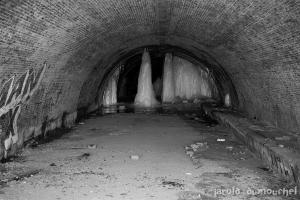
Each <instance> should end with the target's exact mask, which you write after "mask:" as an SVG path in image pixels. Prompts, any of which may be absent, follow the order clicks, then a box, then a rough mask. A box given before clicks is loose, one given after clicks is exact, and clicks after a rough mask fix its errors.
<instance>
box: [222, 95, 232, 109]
mask: <svg viewBox="0 0 300 200" xmlns="http://www.w3.org/2000/svg"><path fill="white" fill-rule="evenodd" d="M224 104H225V106H226V107H230V106H231V101H230V96H229V94H226V95H225V98H224Z"/></svg>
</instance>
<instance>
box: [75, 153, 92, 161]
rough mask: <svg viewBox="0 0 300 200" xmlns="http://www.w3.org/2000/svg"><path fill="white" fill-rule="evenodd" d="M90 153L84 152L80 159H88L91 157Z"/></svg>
mask: <svg viewBox="0 0 300 200" xmlns="http://www.w3.org/2000/svg"><path fill="white" fill-rule="evenodd" d="M90 155H91V154H90V153H83V154H82V155H80V156H78V157H77V158H78V160H84V159H88V157H90Z"/></svg>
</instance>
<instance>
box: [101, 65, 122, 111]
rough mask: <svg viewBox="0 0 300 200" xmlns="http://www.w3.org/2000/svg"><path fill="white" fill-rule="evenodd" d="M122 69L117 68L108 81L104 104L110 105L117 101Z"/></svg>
mask: <svg viewBox="0 0 300 200" xmlns="http://www.w3.org/2000/svg"><path fill="white" fill-rule="evenodd" d="M119 73H120V69H117V70H116V71H115V73H114V74H113V76H112V77H111V78H110V80H109V81H108V84H107V87H106V90H105V91H104V95H103V105H104V106H110V105H113V104H116V103H117V85H118V79H119Z"/></svg>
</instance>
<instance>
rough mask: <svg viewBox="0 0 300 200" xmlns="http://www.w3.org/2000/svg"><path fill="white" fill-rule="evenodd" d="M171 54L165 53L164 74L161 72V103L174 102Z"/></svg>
mask: <svg viewBox="0 0 300 200" xmlns="http://www.w3.org/2000/svg"><path fill="white" fill-rule="evenodd" d="M172 59H173V58H172V54H171V53H167V54H166V56H165V63H164V72H163V89H162V90H163V91H162V101H163V102H166V103H167V102H169V103H170V102H173V101H174V100H175V88H174V75H173V66H172V65H173V64H172Z"/></svg>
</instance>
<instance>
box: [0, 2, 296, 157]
mask: <svg viewBox="0 0 300 200" xmlns="http://www.w3.org/2000/svg"><path fill="white" fill-rule="evenodd" d="M299 19H300V2H299V1H297V0H184V1H182V0H139V1H137V0H122V1H120V0H40V1H36V0H2V1H0V82H1V86H2V87H3V88H2V90H1V101H4V103H3V105H2V104H1V105H2V108H3V109H2V110H1V113H0V115H1V136H0V137H1V140H0V141H1V153H0V154H1V156H3V155H4V153H5V151H7V152H10V151H12V152H13V151H14V148H15V146H16V145H19V146H20V145H22V144H23V141H24V140H28V139H29V138H31V137H33V136H35V135H39V134H43V133H45V131H46V130H51V129H53V128H55V127H59V126H61V125H64V126H69V125H70V124H71V123H72V121H74V119H75V118H76V115H77V114H76V110H77V109H78V108H83V107H88V106H89V105H90V104H92V103H93V101H94V99H95V96H96V95H97V92H98V88H99V83H100V82H101V80H102V79H103V77H104V76H105V74H107V71H108V70H109V69H110V68H111V67H113V63H114V62H116V60H118V59H119V58H120V57H122V56H123V55H125V54H126V53H128V52H130V51H131V50H133V49H135V48H138V47H141V46H147V45H173V46H179V47H181V48H183V49H186V50H187V51H189V52H191V53H193V54H194V55H196V56H199V57H201V56H203V52H205V53H207V54H209V55H210V56H211V57H212V58H214V62H216V63H218V64H220V65H221V66H222V67H223V68H224V70H225V71H226V72H227V73H228V75H229V76H230V78H231V79H232V82H233V84H234V86H235V88H236V91H237V94H238V97H239V102H240V104H239V106H240V107H239V109H240V110H242V111H244V112H245V113H246V114H247V115H248V116H249V117H255V118H257V119H258V120H262V121H266V122H270V123H271V124H273V125H276V126H278V127H281V128H283V129H287V130H290V131H299V130H300V126H299V125H300V66H299V65H300V60H299V58H300V22H299ZM44 63H46V66H47V67H46V69H45V72H44V73H43V76H42V77H41V82H40V83H39V84H38V88H37V90H34V93H33V94H32V96H30V98H28V99H27V101H26V102H25V101H24V102H21V101H19V102H16V101H14V100H15V99H14V98H10V97H9V96H13V94H15V96H22V95H24V94H26V91H25V89H24V88H28V84H30V83H32V82H33V83H35V82H34V81H33V80H37V79H38V78H39V77H38V76H36V75H35V74H38V72H39V71H40V70H41V69H42V67H43V66H44ZM30 69H31V71H30V73H29V70H30ZM33 71H34V72H35V73H33ZM26 73H28V74H32V75H31V77H32V79H30V80H31V81H28V80H29V79H28V78H27V79H26V76H27V75H26ZM24 74H25V75H24ZM22 75H24V76H22ZM14 76H15V78H14V82H9V81H11V80H12V79H13V78H12V77H14ZM22 77H23V78H22ZM27 77H29V75H28V76H27ZM34 77H36V79H35V78H34ZM17 80H19V81H18V82H17ZM15 85H19V87H17V86H15ZM31 85H33V84H31ZM7 87H8V89H7ZM5 88H6V89H5ZM9 88H10V89H9ZM13 88H15V89H14V90H12V89H13ZM18 88H19V89H18ZM20 88H22V90H21V89H20ZM31 88H33V87H31ZM12 91H15V92H14V93H12ZM16 91H18V92H16ZM27 91H28V90H27ZM12 99H13V101H14V102H12ZM9 102H10V103H14V105H15V106H17V105H21V104H22V105H21V107H20V113H19V114H16V113H15V114H14V112H13V111H16V110H15V108H16V107H14V108H7V105H8V103H9ZM5 106H6V108H5V109H4V107H5ZM12 131H14V132H15V133H14V134H18V139H16V140H15V139H14V140H13V139H12V135H13V134H12ZM8 138H10V139H8ZM4 141H6V142H7V144H9V149H5V144H4Z"/></svg>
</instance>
